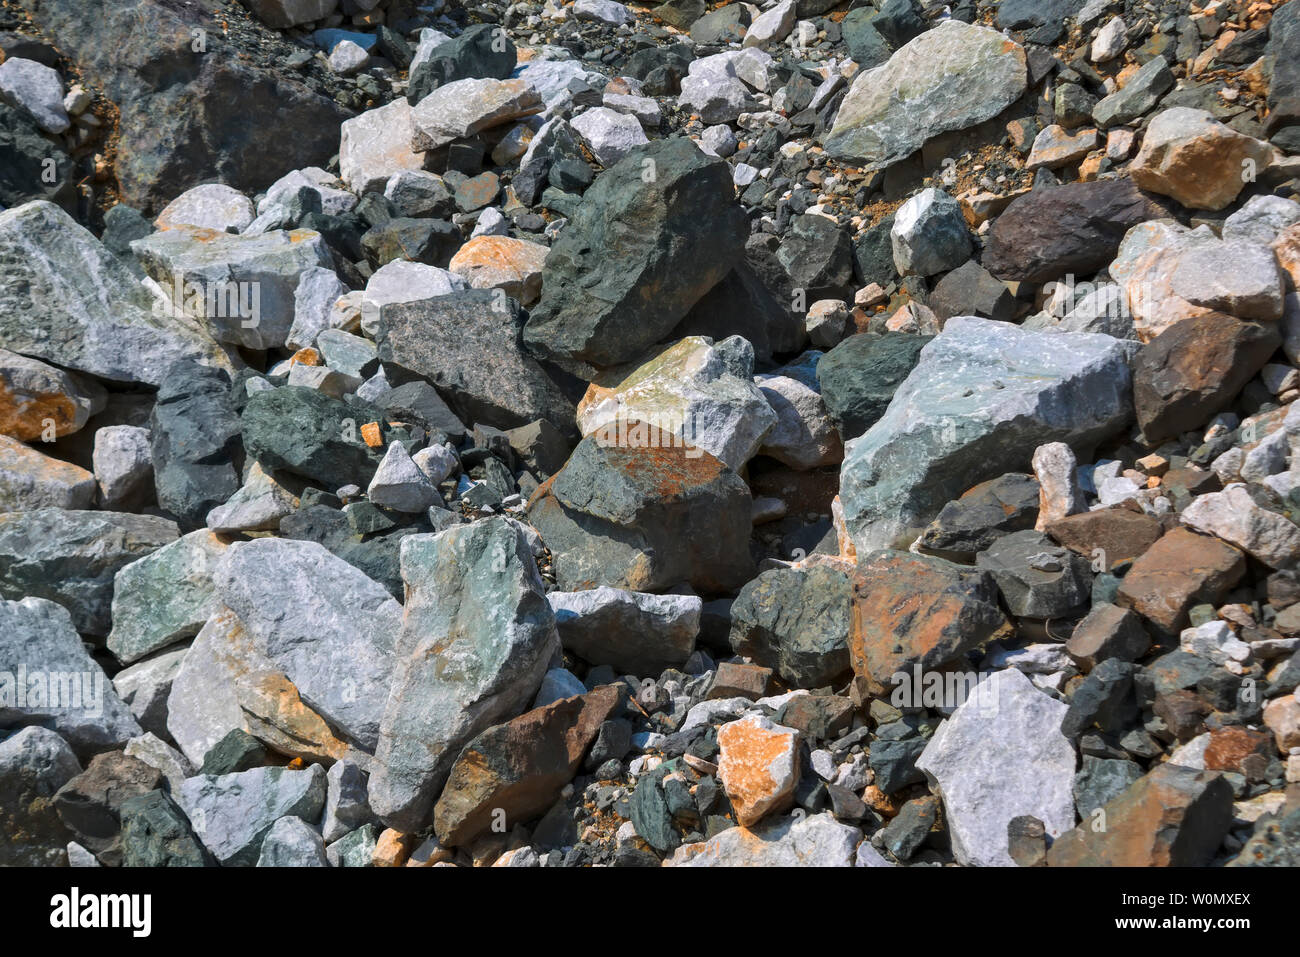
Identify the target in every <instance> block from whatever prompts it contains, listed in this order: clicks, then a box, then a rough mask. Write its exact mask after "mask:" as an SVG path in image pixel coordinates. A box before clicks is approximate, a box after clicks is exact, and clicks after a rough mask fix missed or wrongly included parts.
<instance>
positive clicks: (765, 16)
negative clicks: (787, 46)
mask: <svg viewBox="0 0 1300 957" xmlns="http://www.w3.org/2000/svg"><path fill="white" fill-rule="evenodd" d="M794 23H795V0H781V2H780V3H778V4H777V5H776V6H774V7H773V8H772V9H770V10H768V11H766V12H764V13H762V14H760V15H759V16H757V17H756V18H755V19H754V21H753V22H752V23H751V24H750V25H749V29H748V31H746V33H745V39H744V41H743V42H742V44H741V45H742V46H745V47H761V46H765V45H767V44H768V43H779V42H780V41H782V40H784V39H785V38H786V37H788V36H789V35H790V31H791V30H793V29H794Z"/></svg>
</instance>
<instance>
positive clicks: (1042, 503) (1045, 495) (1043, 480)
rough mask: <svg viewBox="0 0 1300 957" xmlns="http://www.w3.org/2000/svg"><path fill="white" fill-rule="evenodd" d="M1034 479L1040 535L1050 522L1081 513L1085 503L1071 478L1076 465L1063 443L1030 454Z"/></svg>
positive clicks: (1050, 444) (1049, 444)
mask: <svg viewBox="0 0 1300 957" xmlns="http://www.w3.org/2000/svg"><path fill="white" fill-rule="evenodd" d="M1033 466H1034V477H1035V478H1037V479H1038V488H1039V499H1038V521H1037V522H1035V523H1034V528H1036V529H1038V530H1039V531H1043V530H1044V529H1046V528H1047V526H1048V525H1050V524H1052V523H1053V522H1055V521H1057V520H1059V519H1062V518H1065V517H1067V516H1069V515H1074V514H1076V513H1078V512H1082V511H1084V509H1085V507H1086V504H1087V500H1086V499H1085V498H1084V493H1083V489H1082V488H1081V487H1080V486H1079V480H1078V478H1077V477H1076V475H1075V469H1076V468H1077V467H1078V462H1077V461H1076V459H1075V457H1074V451H1073V450H1072V449H1071V448H1070V447H1069V446H1068V445H1066V444H1065V443H1064V442H1050V443H1048V444H1047V445H1040V446H1039V447H1038V448H1037V449H1035V450H1034V458H1033Z"/></svg>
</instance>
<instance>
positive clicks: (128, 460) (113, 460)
mask: <svg viewBox="0 0 1300 957" xmlns="http://www.w3.org/2000/svg"><path fill="white" fill-rule="evenodd" d="M93 461H94V466H95V478H96V480H97V481H98V482H99V494H100V495H101V496H102V497H103V500H104V504H105V505H122V504H125V503H126V502H129V501H130V500H131V499H132V497H133V496H136V495H138V494H140V492H141V491H143V490H144V489H147V488H149V487H150V485H152V482H151V481H150V480H151V479H152V478H153V448H152V436H150V434H149V430H148V429H146V428H142V427H140V426H136V425H106V426H104V427H103V428H102V429H96V430H95V451H94V458H93Z"/></svg>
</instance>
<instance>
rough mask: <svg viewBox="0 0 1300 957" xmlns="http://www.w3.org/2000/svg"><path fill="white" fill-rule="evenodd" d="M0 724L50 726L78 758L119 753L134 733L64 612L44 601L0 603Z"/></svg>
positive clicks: (128, 716)
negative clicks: (0, 690)
mask: <svg viewBox="0 0 1300 957" xmlns="http://www.w3.org/2000/svg"><path fill="white" fill-rule="evenodd" d="M0 661H3V662H4V667H5V674H3V675H2V676H0V687H4V686H5V685H8V689H7V690H6V691H5V693H4V694H3V696H0V724H7V725H13V724H29V723H35V722H38V721H39V722H43V723H48V724H50V725H52V726H53V728H54V730H56V731H58V732H59V734H60V735H62V736H63V737H64V738H66V739H67V741H68V743H69V744H71V745H72V746H73V748H75V749H76V751H77V752H78V753H79V754H82V755H91V754H96V753H99V752H101V751H106V750H109V749H111V748H114V747H120V746H121V745H123V744H125V743H126V742H127V741H128V740H129V739H131V738H133V737H135V736H136V735H138V734H139V733H140V725H139V724H137V723H136V720H135V718H134V717H133V716H132V714H131V712H130V710H129V709H128V708H127V706H126V705H125V704H123V703H122V699H121V698H119V697H118V696H117V691H116V690H114V688H113V685H112V683H111V682H110V681H109V680H108V677H107V676H106V675H105V674H104V671H103V669H102V668H100V667H99V665H98V664H96V662H95V660H94V659H93V658H91V657H90V655H89V654H87V653H86V649H85V647H84V646H83V645H82V643H81V638H80V637H79V636H78V635H77V632H76V631H75V630H74V629H73V627H72V620H71V618H70V617H69V615H68V612H67V610H66V609H64V608H63V607H61V606H59V605H56V604H54V602H51V601H46V600H44V599H42V598H24V599H22V600H21V601H0Z"/></svg>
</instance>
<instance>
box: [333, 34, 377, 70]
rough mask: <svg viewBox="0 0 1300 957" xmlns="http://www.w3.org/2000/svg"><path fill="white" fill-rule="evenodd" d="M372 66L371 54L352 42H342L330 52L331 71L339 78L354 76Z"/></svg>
mask: <svg viewBox="0 0 1300 957" xmlns="http://www.w3.org/2000/svg"><path fill="white" fill-rule="evenodd" d="M369 65H370V54H369V53H367V52H366V51H365V50H363V49H362V48H361V47H359V46H357V45H356V44H355V43H353V42H352V41H351V40H342V41H340V42H339V43H336V44H335V45H334V49H333V50H331V51H330V55H329V66H330V69H331V70H333V71H334V72H335V73H337V74H338V75H339V76H353V75H355V74H357V73H360V72H361V71H362V70H364V69H365V68H366V67H367V66H369Z"/></svg>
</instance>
